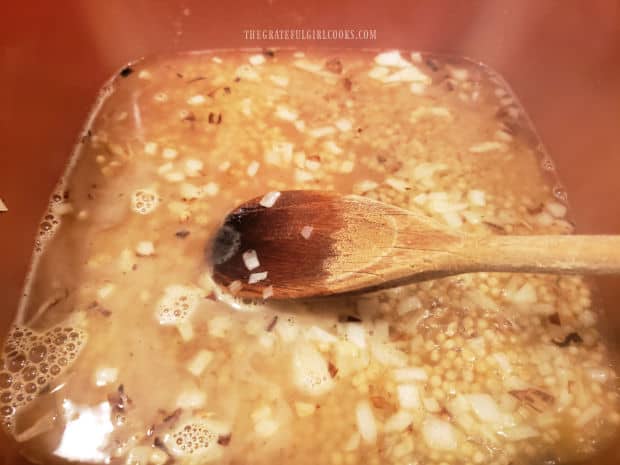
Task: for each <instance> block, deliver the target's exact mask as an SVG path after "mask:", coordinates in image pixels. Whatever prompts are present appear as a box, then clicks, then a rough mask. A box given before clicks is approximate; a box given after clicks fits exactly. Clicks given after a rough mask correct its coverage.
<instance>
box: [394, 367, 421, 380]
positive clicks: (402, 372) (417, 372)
mask: <svg viewBox="0 0 620 465" xmlns="http://www.w3.org/2000/svg"><path fill="white" fill-rule="evenodd" d="M393 374H394V379H395V380H396V381H397V382H407V381H426V380H427V379H428V374H427V373H426V370H424V368H419V367H407V368H398V369H396V370H394V371H393Z"/></svg>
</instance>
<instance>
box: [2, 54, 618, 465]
mask: <svg viewBox="0 0 620 465" xmlns="http://www.w3.org/2000/svg"><path fill="white" fill-rule="evenodd" d="M100 102H101V103H100V106H98V108H97V110H96V112H94V114H93V119H92V121H91V123H90V124H89V126H88V128H87V131H86V132H85V135H84V138H83V140H82V142H81V144H80V146H79V147H78V150H77V154H76V156H75V157H74V159H73V162H72V163H71V165H70V167H69V168H68V169H67V174H66V176H65V178H64V183H63V185H62V188H61V189H60V191H59V192H58V193H55V194H54V195H53V197H52V202H51V204H50V205H51V206H50V211H49V212H48V214H46V216H45V217H44V218H43V220H42V224H41V232H42V235H41V238H40V239H39V241H40V242H39V243H38V244H37V250H38V251H39V252H37V253H35V266H34V267H33V273H32V275H31V279H30V281H29V283H28V286H27V288H28V289H29V293H28V297H27V298H26V299H24V300H23V302H22V307H21V308H22V310H21V311H20V312H19V313H18V319H17V321H16V322H15V325H14V327H13V328H12V329H11V331H10V333H9V334H8V336H7V339H6V342H5V346H4V352H3V361H2V365H0V403H1V405H0V414H2V416H3V417H2V420H3V425H4V428H5V430H6V432H7V433H8V434H10V435H11V436H13V437H14V438H15V439H16V440H17V442H19V443H20V447H21V449H22V450H23V452H24V454H25V455H27V456H29V457H32V458H34V459H37V460H43V461H60V462H62V461H64V460H75V461H84V462H102V463H103V462H108V463H152V464H163V463H167V462H169V461H170V460H174V461H175V462H174V463H183V464H185V463H206V462H209V461H213V462H220V463H238V462H240V461H245V460H247V459H248V457H251V460H252V461H253V462H255V463H272V462H273V461H274V460H277V461H284V460H286V461H287V462H291V463H300V464H301V463H330V464H333V465H349V464H350V465H353V464H356V463H368V464H379V463H394V464H401V463H402V464H408V463H416V461H417V462H418V463H425V464H444V463H493V464H504V465H507V464H521V463H523V464H528V463H538V462H540V461H543V460H544V461H547V463H556V462H560V461H562V462H565V461H568V460H576V459H581V458H585V457H587V456H590V455H592V454H594V453H596V452H597V451H599V450H600V449H601V448H602V447H604V445H605V443H606V442H607V441H608V440H609V439H610V438H612V437H613V435H614V433H615V431H616V428H617V425H618V423H620V414H619V413H618V396H617V393H616V374H615V371H614V369H613V368H612V366H611V363H610V356H609V353H608V349H607V348H606V345H605V343H604V341H603V339H602V338H601V334H600V331H599V329H598V328H599V325H600V311H599V309H598V308H597V307H596V306H595V305H593V304H592V290H591V287H590V286H589V284H588V283H587V282H586V281H585V280H584V279H583V278H581V277H558V276H551V275H549V276H542V275H519V274H492V273H478V274H471V275H464V276H459V277H453V278H447V279H442V280H437V281H433V282H428V283H421V284H416V285H411V286H406V287H402V288H398V289H393V290H390V291H384V292H380V293H376V294H371V295H365V296H360V297H356V298H352V297H348V298H337V299H331V300H324V301H316V302H295V303H292V302H288V303H287V302H284V303H277V304H275V303H272V302H270V301H269V299H268V297H269V296H268V295H267V296H265V297H266V299H265V300H264V301H261V302H253V303H249V302H240V301H236V300H235V299H234V297H231V296H230V295H227V293H226V292H222V291H221V290H218V289H216V288H214V286H213V283H212V281H211V280H210V277H209V270H208V264H207V263H206V262H205V260H204V248H205V245H206V244H207V243H208V241H209V240H210V238H211V237H212V235H213V233H214V232H215V231H216V229H217V228H218V227H219V225H220V223H221V221H222V219H223V218H224V216H225V214H226V213H227V212H228V211H229V210H230V209H232V208H233V207H235V206H236V205H238V204H239V203H241V202H242V201H244V200H246V199H249V198H253V197H257V196H260V195H263V194H264V193H266V192H269V191H272V192H277V191H280V190H286V189H300V188H308V189H332V190H337V191H339V192H342V193H347V194H348V193H355V194H358V195H364V196H368V197H370V198H374V199H378V200H381V201H384V202H388V203H392V204H394V205H397V206H400V207H403V208H410V209H414V208H415V209H421V210H423V211H424V212H426V213H427V214H428V215H431V216H433V217H435V218H437V219H439V220H440V221H443V222H444V223H445V224H447V225H449V226H451V227H453V228H459V229H462V230H464V231H468V232H471V233H480V234H506V233H510V234H541V233H550V234H551V233H558V234H560V233H570V232H572V224H571V222H570V221H569V219H567V218H568V217H567V214H568V211H567V206H566V203H565V194H564V191H563V189H562V188H561V186H560V185H559V184H557V180H556V178H555V177H554V173H553V164H552V163H551V162H550V160H549V158H548V157H546V156H545V154H544V153H543V152H542V149H541V148H540V142H539V141H538V138H537V137H536V135H535V133H534V131H533V129H532V128H531V124H530V123H529V122H528V120H527V118H526V117H525V115H524V113H523V110H522V109H521V107H520V106H519V104H518V102H517V101H516V100H515V97H514V96H513V95H512V94H511V92H510V90H509V89H508V88H507V87H506V85H505V83H503V81H502V80H501V79H500V78H499V77H498V76H497V75H496V74H494V73H493V72H492V71H490V70H488V69H487V68H485V67H483V66H480V65H478V64H475V63H472V62H471V61H468V60H465V59H457V58H448V57H442V56H435V55H430V54H420V53H404V52H403V53H399V52H384V53H379V54H377V53H376V52H352V51H328V52H311V53H310V52H309V53H301V52H295V51H287V50H282V51H275V52H274V51H263V52H256V51H253V52H234V51H231V52H204V53H193V54H185V55H175V56H165V57H158V58H153V59H150V60H146V61H143V62H140V63H137V64H135V65H132V66H130V67H127V68H125V69H123V70H122V71H121V73H120V76H118V77H117V78H116V79H115V80H114V81H113V82H111V83H110V84H109V85H108V86H107V87H106V90H105V93H104V97H103V98H102V99H101V101H100ZM276 202H277V199H276ZM309 226H311V225H309ZM301 233H302V231H300V234H301ZM305 233H306V234H308V233H309V234H310V236H309V237H311V230H307V231H305ZM258 260H260V257H258ZM257 270H258V271H262V270H261V269H260V268H258V269H257ZM240 285H242V283H240ZM224 296H226V297H225V298H224ZM219 297H221V298H219Z"/></svg>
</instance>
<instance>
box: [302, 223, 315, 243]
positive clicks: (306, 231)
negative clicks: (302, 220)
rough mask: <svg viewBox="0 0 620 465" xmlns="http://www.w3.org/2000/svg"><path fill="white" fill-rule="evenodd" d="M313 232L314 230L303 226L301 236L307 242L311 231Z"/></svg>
mask: <svg viewBox="0 0 620 465" xmlns="http://www.w3.org/2000/svg"><path fill="white" fill-rule="evenodd" d="M313 230H314V228H313V227H312V226H304V227H303V228H301V236H302V237H303V238H304V239H306V240H308V239H310V236H311V235H312V231H313Z"/></svg>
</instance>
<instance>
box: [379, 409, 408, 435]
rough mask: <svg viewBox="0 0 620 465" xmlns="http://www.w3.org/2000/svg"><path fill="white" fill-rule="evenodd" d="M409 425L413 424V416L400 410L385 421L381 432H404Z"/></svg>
mask: <svg viewBox="0 0 620 465" xmlns="http://www.w3.org/2000/svg"><path fill="white" fill-rule="evenodd" d="M411 423H413V415H412V414H411V413H410V412H406V411H404V410H400V411H398V412H396V413H395V414H394V415H392V416H391V417H389V418H388V419H387V420H386V421H385V423H384V424H383V431H384V432H386V433H391V432H400V431H404V430H405V429H407V427H408V426H409V425H410V424H411Z"/></svg>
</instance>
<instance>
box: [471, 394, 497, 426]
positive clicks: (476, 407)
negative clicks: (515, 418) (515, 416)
mask: <svg viewBox="0 0 620 465" xmlns="http://www.w3.org/2000/svg"><path fill="white" fill-rule="evenodd" d="M465 397H466V398H467V400H468V401H469V403H470V404H471V408H472V410H473V411H474V413H475V414H476V416H477V417H478V418H480V419H481V420H482V421H484V422H485V423H501V422H502V420H503V416H502V413H501V412H500V411H499V408H498V407H497V403H496V402H495V401H494V400H493V398H492V397H491V396H490V395H488V394H468V395H467V396H465Z"/></svg>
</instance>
